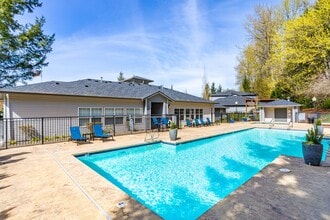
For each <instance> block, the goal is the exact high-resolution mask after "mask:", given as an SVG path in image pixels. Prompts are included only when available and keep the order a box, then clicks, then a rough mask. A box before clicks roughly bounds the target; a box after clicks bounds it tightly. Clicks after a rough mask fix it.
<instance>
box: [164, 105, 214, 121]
mask: <svg viewBox="0 0 330 220" xmlns="http://www.w3.org/2000/svg"><path fill="white" fill-rule="evenodd" d="M175 109H184V114H183V115H184V116H183V117H182V118H183V120H181V121H180V125H186V109H203V118H204V119H206V118H210V120H212V121H214V120H213V118H214V107H213V104H210V103H205V104H204V103H189V102H171V104H170V107H169V114H175V112H174V111H175ZM194 114H195V115H196V112H194Z"/></svg>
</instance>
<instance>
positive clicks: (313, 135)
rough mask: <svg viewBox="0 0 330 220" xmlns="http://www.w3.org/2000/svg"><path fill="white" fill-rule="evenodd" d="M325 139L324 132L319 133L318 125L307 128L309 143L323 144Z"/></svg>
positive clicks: (307, 140)
mask: <svg viewBox="0 0 330 220" xmlns="http://www.w3.org/2000/svg"><path fill="white" fill-rule="evenodd" d="M322 139H323V134H319V133H318V129H317V127H316V128H315V129H314V128H311V129H308V130H307V134H306V142H307V144H321V142H322Z"/></svg>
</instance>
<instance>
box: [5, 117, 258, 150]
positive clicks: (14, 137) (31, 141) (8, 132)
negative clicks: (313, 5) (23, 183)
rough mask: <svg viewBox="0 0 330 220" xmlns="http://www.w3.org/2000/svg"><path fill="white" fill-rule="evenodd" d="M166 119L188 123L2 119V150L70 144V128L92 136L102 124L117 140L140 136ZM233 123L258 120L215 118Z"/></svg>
mask: <svg viewBox="0 0 330 220" xmlns="http://www.w3.org/2000/svg"><path fill="white" fill-rule="evenodd" d="M162 118H166V119H167V121H169V120H171V121H174V122H176V124H177V126H178V128H182V127H183V126H184V125H185V123H186V122H185V120H180V118H182V117H181V116H180V115H152V116H151V115H134V116H131V115H115V116H95V117H78V116H66V117H39V118H2V119H1V118H0V148H10V147H17V146H27V145H38V144H48V143H56V142H62V141H68V140H70V127H72V126H79V127H80V131H81V133H82V134H84V133H86V134H87V133H91V131H90V130H91V127H92V126H91V125H92V124H93V123H102V125H103V129H104V130H105V131H106V132H110V133H112V134H113V135H114V136H116V135H117V136H118V135H125V134H133V133H141V132H146V131H148V130H151V129H159V128H160V127H159V126H158V125H155V123H154V120H155V119H156V120H157V121H159V122H160V123H161V121H162V120H161V119H162ZM231 119H233V120H234V121H244V120H245V119H246V120H249V121H250V120H258V119H259V118H258V117H257V116H247V115H246V114H242V113H228V114H225V113H221V114H219V115H215V120H213V121H215V122H217V123H224V122H225V123H226V122H230V120H231ZM161 128H162V129H161V130H162V131H163V130H166V128H168V125H166V124H162V126H161Z"/></svg>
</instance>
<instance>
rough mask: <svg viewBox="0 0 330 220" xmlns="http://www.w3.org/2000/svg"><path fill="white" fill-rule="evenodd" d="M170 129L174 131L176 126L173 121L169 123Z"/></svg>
mask: <svg viewBox="0 0 330 220" xmlns="http://www.w3.org/2000/svg"><path fill="white" fill-rule="evenodd" d="M170 129H176V124H175V122H174V121H171V122H170Z"/></svg>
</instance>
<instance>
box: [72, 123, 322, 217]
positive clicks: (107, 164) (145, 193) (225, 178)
mask: <svg viewBox="0 0 330 220" xmlns="http://www.w3.org/2000/svg"><path fill="white" fill-rule="evenodd" d="M304 139H305V132H299V131H283V130H274V129H271V130H269V129H250V130H245V131H240V132H235V133H230V134H225V135H220V136H216V137H212V138H207V139H202V140H196V141H192V142H188V143H184V144H179V145H176V146H175V145H171V144H166V143H155V144H149V145H144V146H139V147H134V148H126V149H122V150H115V151H107V152H101V153H94V154H89V155H86V156H85V155H81V156H78V159H79V160H80V161H82V162H84V163H85V164H86V165H88V166H89V167H90V168H92V169H94V170H95V171H96V172H98V173H99V174H100V175H102V176H103V177H104V178H106V179H107V180H109V181H111V182H112V183H114V184H115V185H117V186H118V187H119V188H121V189H122V190H123V191H125V192H126V193H127V194H129V195H130V196H132V197H133V198H135V199H136V200H138V201H139V202H141V203H142V204H144V205H145V206H146V207H148V208H150V209H151V210H153V211H154V212H155V213H157V214H158V215H159V216H161V217H162V218H164V219H196V218H198V217H199V216H200V215H202V214H203V213H204V212H205V211H207V210H208V209H210V208H211V207H212V206H213V205H215V204H216V203H217V202H219V201H220V200H221V199H223V198H225V197H226V196H228V194H230V193H231V192H232V191H234V190H235V189H237V188H238V187H239V186H241V185H242V184H243V183H244V182H246V181H247V180H248V179H250V178H251V177H252V176H253V175H255V174H256V173H258V172H259V171H260V170H261V169H262V168H264V167H265V166H267V165H268V164H269V163H270V162H271V161H272V160H274V159H275V158H276V157H278V156H279V155H280V154H285V155H290V156H296V157H302V151H301V142H302V141H304ZM327 148H328V144H327V143H325V142H324V152H326V150H327ZM323 155H324V156H325V153H324V154H323Z"/></svg>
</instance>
